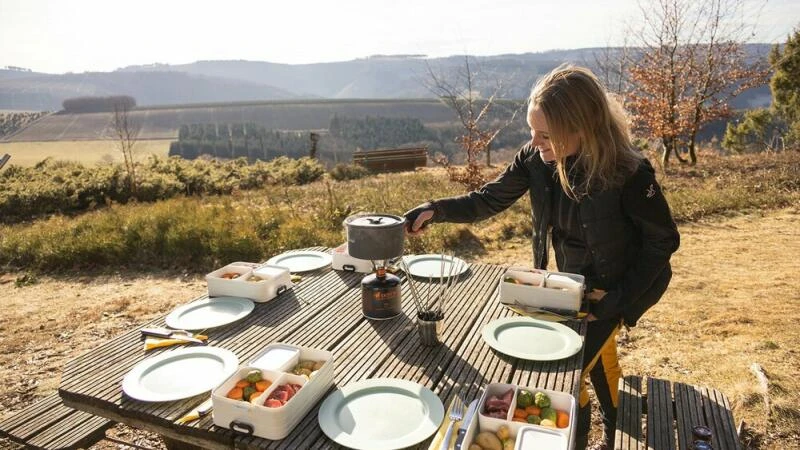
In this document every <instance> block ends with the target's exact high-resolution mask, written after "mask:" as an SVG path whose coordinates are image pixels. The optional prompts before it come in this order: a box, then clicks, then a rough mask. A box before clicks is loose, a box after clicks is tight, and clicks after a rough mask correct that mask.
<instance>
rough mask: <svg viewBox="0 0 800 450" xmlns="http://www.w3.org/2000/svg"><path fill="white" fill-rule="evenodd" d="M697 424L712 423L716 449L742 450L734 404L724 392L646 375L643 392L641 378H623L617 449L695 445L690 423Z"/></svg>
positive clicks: (686, 449)
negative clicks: (736, 425)
mask: <svg viewBox="0 0 800 450" xmlns="http://www.w3.org/2000/svg"><path fill="white" fill-rule="evenodd" d="M643 419H644V420H643ZM643 425H644V427H643ZM697 425H703V426H707V427H709V428H711V431H712V433H713V435H712V438H711V445H712V446H713V448H714V450H741V448H742V446H741V443H740V442H739V437H738V435H737V434H736V428H735V426H734V422H733V413H732V412H731V407H730V403H728V399H727V397H725V395H724V394H723V393H722V392H720V391H718V390H716V389H710V388H705V387H699V386H692V385H689V384H684V383H677V382H676V383H672V382H670V381H667V380H660V379H657V378H648V379H647V393H646V395H645V394H644V393H643V392H642V377H640V376H626V377H624V378H623V379H621V380H620V381H619V405H618V409H617V426H616V433H615V441H614V442H615V443H614V448H615V449H616V450H640V449H641V450H644V449H647V450H651V449H652V450H691V448H692V442H693V441H694V438H693V437H692V428H694V427H695V426H697Z"/></svg>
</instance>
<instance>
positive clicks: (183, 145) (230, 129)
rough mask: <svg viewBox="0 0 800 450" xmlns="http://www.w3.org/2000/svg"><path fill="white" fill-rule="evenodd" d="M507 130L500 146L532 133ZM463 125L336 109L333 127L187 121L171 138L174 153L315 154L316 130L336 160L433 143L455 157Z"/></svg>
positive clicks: (323, 154) (326, 155)
mask: <svg viewBox="0 0 800 450" xmlns="http://www.w3.org/2000/svg"><path fill="white" fill-rule="evenodd" d="M515 125H517V126H514V127H509V128H507V129H506V130H504V131H503V132H502V133H501V134H500V135H499V136H498V138H497V139H496V142H495V148H503V147H516V146H518V145H520V144H522V143H523V142H524V141H525V140H526V139H528V132H527V129H526V128H525V127H524V124H523V123H520V124H515ZM461 133H462V130H461V129H460V128H459V127H458V126H455V125H447V126H439V127H435V128H433V127H426V126H425V125H424V124H423V123H422V121H420V120H419V119H415V118H410V117H406V118H392V117H380V116H378V117H372V116H367V117H364V118H353V117H347V116H342V115H338V114H335V115H334V116H333V117H332V118H331V120H330V124H329V125H328V129H327V131H324V130H323V131H318V132H313V133H312V132H310V131H281V130H271V129H267V128H265V127H263V126H259V125H257V124H255V123H244V124H242V123H226V124H219V123H214V124H208V123H207V124H191V125H183V126H181V127H180V130H179V132H178V140H177V141H174V142H172V143H171V144H170V150H169V154H170V155H177V156H181V157H183V158H184V159H195V158H198V157H200V156H202V155H206V156H210V157H215V158H247V159H248V160H250V161H255V160H262V161H268V160H271V159H274V158H276V157H278V156H289V157H292V158H299V157H302V156H309V155H310V154H311V149H312V139H311V136H312V134H314V135H316V137H317V143H316V156H317V157H319V158H320V159H323V160H326V161H332V162H341V161H349V159H350V157H351V155H352V153H353V151H355V150H374V149H380V148H398V147H419V146H425V147H428V148H429V149H430V151H431V153H439V154H441V155H445V156H447V157H450V158H452V157H455V156H457V154H458V153H459V152H458V150H459V148H458V143H457V138H458V137H459V136H460V135H461Z"/></svg>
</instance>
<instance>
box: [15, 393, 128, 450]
mask: <svg viewBox="0 0 800 450" xmlns="http://www.w3.org/2000/svg"><path fill="white" fill-rule="evenodd" d="M112 425H114V422H112V421H110V420H108V419H104V418H102V417H97V416H93V415H91V414H89V413H85V412H82V411H77V410H75V409H72V408H69V407H67V406H64V404H63V403H62V402H61V397H59V395H58V394H53V395H51V396H49V397H47V398H45V399H44V400H41V401H38V402H36V403H34V404H33V405H31V406H29V407H27V408H25V409H23V410H22V411H20V412H18V413H17V414H15V415H13V416H11V417H9V418H7V419H6V420H4V421H2V422H0V437H4V438H7V439H9V440H11V441H13V442H17V443H19V444H22V445H24V446H25V448H32V449H52V450H55V449H74V448H85V447H89V446H91V445H92V444H94V443H95V442H97V441H99V440H101V439H103V438H104V437H105V432H106V430H107V429H108V428H110V427H111V426H112Z"/></svg>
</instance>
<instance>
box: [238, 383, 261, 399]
mask: <svg viewBox="0 0 800 450" xmlns="http://www.w3.org/2000/svg"><path fill="white" fill-rule="evenodd" d="M253 394H255V395H258V391H257V390H256V388H254V387H253V386H247V387H245V388H244V389H243V390H242V399H243V400H244V401H246V402H249V401H250V396H251V395H253Z"/></svg>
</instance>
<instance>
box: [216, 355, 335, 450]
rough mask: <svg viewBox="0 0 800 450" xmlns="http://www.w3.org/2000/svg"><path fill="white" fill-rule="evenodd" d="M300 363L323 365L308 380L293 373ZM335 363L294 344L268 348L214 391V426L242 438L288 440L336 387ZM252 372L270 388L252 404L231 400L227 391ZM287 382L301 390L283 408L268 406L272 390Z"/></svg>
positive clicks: (329, 358) (251, 402)
mask: <svg viewBox="0 0 800 450" xmlns="http://www.w3.org/2000/svg"><path fill="white" fill-rule="evenodd" d="M301 361H320V362H323V364H322V367H320V368H319V370H317V371H316V373H314V374H313V375H312V376H310V377H307V376H304V375H297V374H294V373H292V369H293V368H294V367H295V366H296V365H297V364H298V363H300V362H301ZM333 364H334V358H333V354H332V353H331V352H327V351H324V350H316V349H312V348H306V347H301V346H297V345H292V344H283V343H274V344H270V345H268V346H267V347H266V348H265V349H264V350H263V351H262V352H260V353H259V354H258V355H256V357H255V358H253V360H251V361H250V362H248V364H247V365H245V366H242V367H240V368H239V370H238V371H237V372H236V373H235V374H234V375H233V376H231V377H230V378H228V379H227V380H225V382H223V383H222V384H221V385H219V386H218V387H217V388H216V389H214V390H213V391H212V392H211V401H212V403H213V406H214V409H213V419H214V425H216V426H219V427H223V428H227V429H230V430H232V431H234V432H236V433H238V434H243V435H255V436H259V437H262V438H265V439H272V440H277V439H283V438H285V437H286V436H288V435H289V433H290V432H291V431H292V429H293V428H294V427H295V426H297V424H298V423H300V421H301V420H302V419H303V417H304V416H305V415H306V414H308V412H309V411H311V408H312V407H313V406H314V405H315V404H316V403H317V402H319V401H320V400H321V399H322V396H323V395H324V394H325V393H326V392H327V391H328V390H329V389H330V388H331V387H332V386H333V375H334V369H333ZM253 369H259V370H261V373H262V376H263V378H264V379H266V380H269V381H270V382H271V385H270V386H269V387H268V388H267V389H266V390H265V391H264V392H262V393H260V394H258V395H257V396H256V397H255V400H252V399H251V401H250V402H247V401H243V400H233V399H231V398H228V397H227V394H228V392H229V391H230V390H231V389H232V388H233V387H234V386H235V385H236V383H237V382H238V381H239V380H241V379H243V378H244V377H245V376H246V375H247V373H248V372H250V371H251V370H253ZM287 383H289V384H295V385H300V386H301V387H300V389H299V390H297V392H296V393H295V394H294V396H293V397H291V398H290V399H289V400H288V401H287V402H286V403H285V404H284V405H283V406H280V407H267V406H265V405H264V403H265V401H266V400H267V399H268V398H269V397H270V395H271V394H272V393H273V391H275V390H276V389H277V388H278V387H279V386H281V385H283V384H287Z"/></svg>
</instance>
